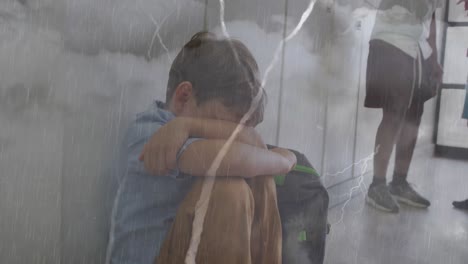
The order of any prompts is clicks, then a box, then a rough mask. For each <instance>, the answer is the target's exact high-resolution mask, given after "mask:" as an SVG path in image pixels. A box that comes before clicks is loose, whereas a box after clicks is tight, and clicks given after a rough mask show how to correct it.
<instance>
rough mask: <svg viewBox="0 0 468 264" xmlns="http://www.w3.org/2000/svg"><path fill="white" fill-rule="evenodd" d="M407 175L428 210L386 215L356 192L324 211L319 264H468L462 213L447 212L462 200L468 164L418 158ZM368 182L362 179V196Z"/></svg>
mask: <svg viewBox="0 0 468 264" xmlns="http://www.w3.org/2000/svg"><path fill="white" fill-rule="evenodd" d="M410 173H411V174H410V179H409V181H410V182H412V183H414V184H415V186H416V189H417V190H419V191H420V192H421V193H422V194H424V195H426V197H427V198H429V199H430V201H431V203H432V205H431V207H429V208H428V209H414V208H410V207H406V206H401V210H400V213H399V214H388V213H383V212H380V211H377V210H376V209H374V208H372V207H370V206H368V205H367V204H366V203H365V201H364V198H365V195H364V194H363V192H361V193H359V195H357V196H356V197H355V198H354V199H352V200H351V201H350V202H349V203H348V204H346V206H344V204H341V205H338V206H336V207H335V208H333V209H331V210H330V213H329V221H330V223H331V224H332V230H331V233H330V234H329V236H328V241H327V254H326V261H325V263H327V264H390V263H391V264H466V263H468V212H464V211H460V210H456V209H454V208H453V207H452V201H453V200H463V199H466V198H468V161H467V160H453V159H448V158H439V157H428V155H419V157H417V158H415V160H414V161H413V165H412V169H411V172H410ZM370 180H371V178H370V175H367V176H366V177H365V179H364V182H366V183H365V184H363V185H362V186H363V187H364V186H365V188H366V189H365V190H363V191H367V187H368V183H369V181H370ZM343 212H344V213H343Z"/></svg>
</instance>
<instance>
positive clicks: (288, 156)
mask: <svg viewBox="0 0 468 264" xmlns="http://www.w3.org/2000/svg"><path fill="white" fill-rule="evenodd" d="M270 151H272V152H275V153H278V154H280V155H281V156H282V157H283V158H285V160H286V161H287V162H288V167H289V169H288V171H286V172H284V173H288V172H290V171H291V170H292V169H293V168H294V166H296V163H297V158H296V155H294V153H292V152H291V151H289V150H287V149H284V148H274V149H271V150H270Z"/></svg>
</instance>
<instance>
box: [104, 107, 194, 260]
mask: <svg viewBox="0 0 468 264" xmlns="http://www.w3.org/2000/svg"><path fill="white" fill-rule="evenodd" d="M174 118H175V116H174V114H173V113H171V112H169V111H167V110H165V109H164V104H163V103H161V102H154V103H153V104H152V105H151V106H150V108H149V109H148V110H147V111H145V112H143V113H140V114H138V115H137V118H136V120H135V121H134V122H133V123H132V124H131V125H130V127H129V130H128V132H127V135H126V139H125V141H124V146H123V149H122V155H121V159H120V162H119V163H120V166H119V168H118V170H119V173H118V177H119V189H118V191H117V195H116V198H115V202H114V208H113V212H112V216H111V230H110V238H109V245H108V250H107V259H106V263H113V264H117V263H119V264H130V263H131V264H150V263H153V262H154V259H155V257H156V256H157V255H158V254H159V249H160V248H161V245H162V243H163V242H164V239H165V236H166V234H167V232H168V230H169V228H170V226H171V224H172V221H173V219H174V217H175V215H176V211H177V208H178V207H179V204H180V203H181V202H182V200H183V198H184V197H185V195H186V194H187V193H188V191H189V190H190V188H191V186H192V183H193V180H194V179H193V178H192V177H191V176H189V175H181V174H180V173H179V171H178V170H174V171H172V172H170V175H162V176H154V175H150V174H148V173H147V172H146V171H145V169H144V167H143V163H142V162H140V161H139V160H138V157H139V155H140V153H141V151H142V149H143V146H144V144H145V143H146V142H147V141H148V140H149V139H150V138H151V136H152V135H153V134H154V133H155V132H156V131H157V130H158V129H159V128H160V127H162V126H163V125H165V124H166V123H168V122H169V121H170V120H172V119H174ZM195 140H197V139H194V138H191V139H189V140H187V142H185V144H184V146H183V147H182V149H181V150H180V151H179V154H178V157H179V156H180V153H182V151H183V150H184V149H185V148H186V147H187V146H188V145H189V144H191V143H192V142H193V141H195Z"/></svg>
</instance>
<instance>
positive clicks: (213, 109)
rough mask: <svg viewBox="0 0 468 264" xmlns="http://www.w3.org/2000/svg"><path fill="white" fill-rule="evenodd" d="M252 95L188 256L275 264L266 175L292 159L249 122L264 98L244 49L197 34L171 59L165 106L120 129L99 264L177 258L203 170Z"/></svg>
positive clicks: (259, 114) (271, 191)
mask: <svg viewBox="0 0 468 264" xmlns="http://www.w3.org/2000/svg"><path fill="white" fill-rule="evenodd" d="M258 93H260V95H261V97H260V98H261V99H260V100H259V101H258V106H257V107H256V111H255V112H254V114H253V115H252V117H251V118H250V119H249V120H248V121H247V123H246V124H245V125H246V126H244V127H243V129H242V130H241V132H240V133H239V134H238V136H237V137H236V140H235V141H234V143H233V144H232V145H231V146H229V148H228V151H227V153H226V155H225V157H224V159H223V160H222V161H221V164H220V166H219V168H218V170H217V171H216V176H218V177H217V178H216V180H215V183H214V187H213V189H212V193H211V198H210V201H209V205H208V211H207V214H206V218H205V221H204V228H203V233H202V235H201V241H200V244H199V247H198V252H197V255H196V262H197V263H205V264H210V263H246V264H249V263H255V264H257V263H268V264H270V263H271V264H274V263H281V240H282V236H281V222H280V218H279V212H278V206H277V198H276V187H275V183H274V180H273V177H272V176H266V175H275V174H285V173H287V172H289V171H290V170H291V168H292V167H293V166H294V164H295V163H296V157H295V156H294V154H292V153H291V152H289V151H287V150H284V149H279V148H278V149H273V150H268V149H267V148H266V146H265V144H264V143H263V141H262V139H261V137H260V136H259V135H258V133H257V132H256V131H255V130H254V129H253V128H252V126H255V125H257V124H258V123H260V122H261V121H262V118H263V105H264V97H265V96H264V93H263V90H262V87H261V85H260V82H259V80H258V66H257V63H256V61H255V59H254V58H253V56H252V54H251V53H250V52H249V50H248V49H247V48H246V47H245V46H244V45H243V44H242V43H241V42H239V41H236V40H229V39H217V38H216V37H215V36H214V35H213V34H210V33H206V32H200V33H197V34H195V35H194V36H193V37H192V39H191V40H190V41H189V42H188V43H187V44H186V45H185V46H184V47H183V48H182V50H181V51H180V53H179V54H178V55H177V57H176V58H175V60H174V62H173V64H172V66H171V70H170V73H169V81H168V86H167V94H166V104H163V103H161V102H155V103H154V104H153V105H152V106H151V108H150V109H149V110H147V111H146V112H143V113H142V114H140V115H139V116H138V117H137V120H136V121H135V122H134V123H133V125H132V126H131V127H130V129H129V132H128V135H127V140H126V142H125V143H126V145H125V152H126V153H125V154H127V156H126V157H125V160H126V161H125V164H126V167H125V168H123V169H122V170H121V171H122V172H123V175H122V179H121V182H120V186H119V190H118V194H117V197H116V201H115V206H114V211H113V216H112V227H111V234H110V241H109V250H108V256H107V260H108V263H138V264H141V263H143V264H144V263H152V262H153V261H154V259H156V260H157V263H160V264H169V263H184V260H185V254H186V252H187V250H188V247H189V243H190V239H191V234H192V221H193V218H194V213H195V206H196V203H197V201H198V199H199V196H200V192H201V189H202V186H203V176H205V175H206V172H207V170H208V168H209V167H210V166H211V164H212V162H213V160H214V159H215V157H216V155H217V154H218V153H219V151H220V149H221V148H222V147H223V145H224V144H225V143H226V141H227V139H228V138H229V136H230V135H231V134H232V133H233V131H234V130H235V128H236V127H237V126H238V125H239V122H240V120H241V118H242V116H243V115H244V114H245V113H247V111H248V110H249V108H250V107H251V105H252V104H255V102H254V99H255V96H256V95H257V94H258ZM197 176H199V177H197ZM221 176H222V177H221Z"/></svg>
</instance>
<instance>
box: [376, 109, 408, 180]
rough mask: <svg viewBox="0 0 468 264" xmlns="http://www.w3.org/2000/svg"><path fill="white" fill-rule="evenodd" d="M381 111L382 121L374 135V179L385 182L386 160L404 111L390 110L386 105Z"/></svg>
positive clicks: (390, 151)
mask: <svg viewBox="0 0 468 264" xmlns="http://www.w3.org/2000/svg"><path fill="white" fill-rule="evenodd" d="M382 112H383V116H382V121H381V122H380V125H379V128H378V129H377V135H376V137H375V149H374V151H375V156H374V180H375V181H381V182H385V179H386V177H385V176H386V174H387V169H388V162H389V160H390V156H391V155H392V151H393V146H394V144H395V141H396V138H397V135H398V132H399V130H400V128H401V126H402V123H403V120H404V112H403V111H395V110H391V109H389V108H386V107H385V108H384V109H383V111H382Z"/></svg>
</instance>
